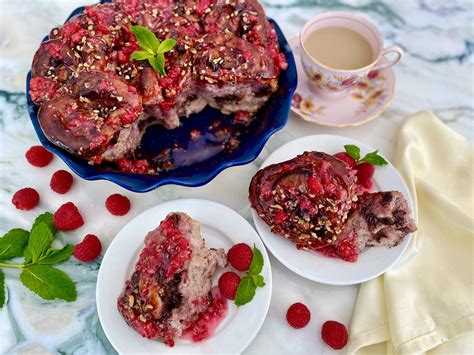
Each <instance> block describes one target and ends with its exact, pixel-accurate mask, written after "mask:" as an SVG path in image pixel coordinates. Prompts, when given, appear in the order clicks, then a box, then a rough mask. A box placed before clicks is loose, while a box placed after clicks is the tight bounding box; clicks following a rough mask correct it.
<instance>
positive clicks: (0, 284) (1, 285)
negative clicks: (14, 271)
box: [0, 269, 5, 308]
mask: <svg viewBox="0 0 474 355" xmlns="http://www.w3.org/2000/svg"><path fill="white" fill-rule="evenodd" d="M4 304H5V274H4V273H3V271H2V270H1V269H0V308H2V307H3V305H4Z"/></svg>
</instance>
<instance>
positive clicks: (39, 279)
mask: <svg viewBox="0 0 474 355" xmlns="http://www.w3.org/2000/svg"><path fill="white" fill-rule="evenodd" d="M56 232H57V230H56V228H55V227H54V224H53V215H52V214H51V213H49V212H46V213H43V214H42V215H39V216H38V217H37V218H36V220H35V222H34V223H33V226H32V228H31V232H28V231H26V230H24V229H20V228H15V229H12V230H11V231H9V232H7V233H6V234H5V235H4V236H3V237H2V238H0V308H2V307H3V305H4V304H5V293H6V292H5V287H6V285H5V275H4V273H3V271H2V269H1V268H12V269H20V270H21V273H20V281H21V282H22V283H23V285H24V286H25V287H27V288H28V289H29V290H31V291H33V292H34V293H36V294H37V295H38V296H40V297H41V298H43V299H45V300H53V299H62V300H65V301H68V302H72V301H74V300H76V298H77V291H76V285H75V284H74V282H73V281H72V280H71V278H70V277H69V276H68V275H67V274H66V273H65V272H64V271H61V270H59V269H56V268H54V267H52V266H51V265H55V264H58V263H61V262H63V261H65V260H67V259H69V257H70V256H71V255H72V253H73V250H74V247H73V245H71V244H67V245H66V246H64V247H63V248H61V249H55V248H53V247H52V246H51V244H52V242H53V239H54V235H55V234H56ZM18 257H24V261H23V263H11V262H8V263H7V262H4V261H7V260H11V259H14V258H18Z"/></svg>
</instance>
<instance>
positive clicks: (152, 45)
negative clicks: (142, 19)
mask: <svg viewBox="0 0 474 355" xmlns="http://www.w3.org/2000/svg"><path fill="white" fill-rule="evenodd" d="M130 31H131V32H132V33H133V34H134V35H135V37H136V38H137V42H138V44H139V45H140V47H141V48H142V49H143V50H144V51H146V52H148V53H150V54H155V53H156V51H157V50H158V47H159V46H160V41H158V38H156V36H155V34H154V33H153V32H151V31H150V30H149V29H148V28H146V27H143V26H140V25H136V26H132V27H130Z"/></svg>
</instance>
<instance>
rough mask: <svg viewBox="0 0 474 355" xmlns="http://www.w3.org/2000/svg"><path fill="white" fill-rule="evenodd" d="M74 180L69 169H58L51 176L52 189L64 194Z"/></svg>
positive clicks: (50, 184)
mask: <svg viewBox="0 0 474 355" xmlns="http://www.w3.org/2000/svg"><path fill="white" fill-rule="evenodd" d="M73 180H74V178H73V177H72V175H71V173H70V172H69V171H66V170H58V171H56V172H55V173H54V174H53V176H51V181H50V183H49V186H50V187H51V190H53V191H54V192H56V193H58V194H61V195H62V194H65V193H66V192H68V191H69V189H70V188H71V186H72V183H73Z"/></svg>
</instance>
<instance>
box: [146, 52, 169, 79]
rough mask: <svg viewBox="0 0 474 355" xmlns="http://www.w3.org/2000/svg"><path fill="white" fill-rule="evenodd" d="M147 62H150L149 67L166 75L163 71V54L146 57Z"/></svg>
mask: <svg viewBox="0 0 474 355" xmlns="http://www.w3.org/2000/svg"><path fill="white" fill-rule="evenodd" d="M148 63H150V65H151V67H152V68H153V69H154V70H155V71H156V72H158V73H160V75H161V76H165V75H166V71H165V56H164V55H163V54H162V53H161V54H157V56H156V57H151V58H148Z"/></svg>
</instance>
